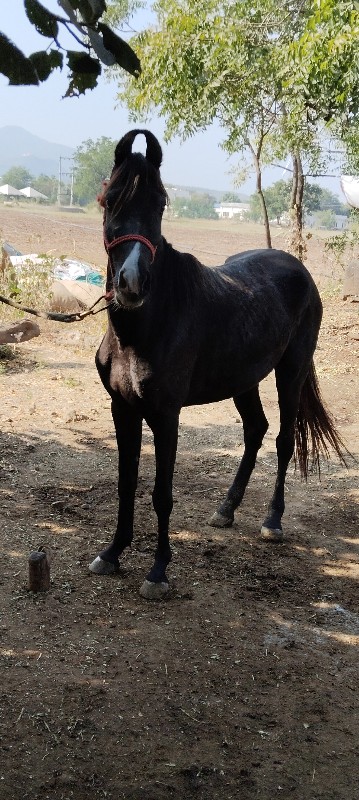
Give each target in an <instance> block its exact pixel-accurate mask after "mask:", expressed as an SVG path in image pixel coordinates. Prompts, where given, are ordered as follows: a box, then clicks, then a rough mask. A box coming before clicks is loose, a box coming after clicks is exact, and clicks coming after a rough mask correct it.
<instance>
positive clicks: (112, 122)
mask: <svg viewBox="0 0 359 800" xmlns="http://www.w3.org/2000/svg"><path fill="white" fill-rule="evenodd" d="M44 5H45V6H46V7H47V8H48V9H49V10H53V11H58V10H59V9H58V6H57V3H56V0H45V1H44ZM149 5H150V4H148V6H149ZM148 19H149V12H148V11H146V9H144V10H143V11H141V12H139V13H138V15H137V17H136V22H135V25H136V29H138V30H141V29H143V27H144V26H145V25H146V22H147V21H148ZM0 30H1V31H3V33H5V34H6V35H7V36H8V37H9V38H10V39H11V40H12V41H13V42H14V43H15V44H16V45H17V46H18V47H20V49H21V50H22V51H23V52H24V53H25V55H29V54H30V53H31V52H34V51H36V50H40V49H44V48H45V47H46V46H47V44H48V42H49V40H48V39H46V38H44V37H43V36H40V35H39V34H38V33H37V32H36V30H35V28H34V27H33V26H32V25H31V24H30V23H29V21H28V20H27V18H26V14H25V11H24V6H23V0H11V2H10V3H8V2H5V0H0ZM60 40H62V41H64V38H63V36H60ZM67 85H68V81H67V72H66V67H65V68H64V69H63V70H62V71H61V72H60V71H59V70H55V72H54V73H53V74H52V75H51V76H50V77H49V78H48V80H47V81H45V82H44V83H42V84H40V85H39V86H26V87H21V86H9V85H8V79H7V78H6V77H5V76H4V75H1V74H0V109H1V111H0V127H3V126H5V125H18V126H20V127H22V128H25V129H26V130H28V131H29V132H30V133H33V134H35V135H37V136H40V137H42V138H43V139H46V140H48V141H50V142H55V143H59V144H64V145H69V146H70V147H76V146H78V145H79V144H81V142H83V141H85V140H86V139H94V140H96V139H99V138H100V137H101V136H108V137H110V138H111V139H114V140H118V139H120V138H121V136H122V135H123V134H124V133H126V131H127V130H129V129H130V128H133V127H135V126H134V124H133V123H132V122H130V121H129V119H128V115H127V111H126V108H125V107H123V106H122V107H120V106H118V104H117V101H116V90H117V87H116V82H114V81H112V82H107V80H106V79H105V78H100V79H99V83H98V86H97V87H96V88H95V89H94V90H93V91H88V92H86V94H85V95H84V96H81V97H80V98H77V97H70V98H64V99H62V97H63V95H64V94H65V92H66V89H67ZM145 127H148V128H149V129H150V130H151V131H152V132H153V133H154V134H155V135H156V136H157V137H158V138H159V140H160V142H161V144H162V147H163V153H164V158H163V166H162V169H161V173H162V178H163V180H164V181H165V183H166V184H167V185H168V184H175V185H182V186H198V187H204V188H208V189H217V190H223V191H228V190H229V191H231V190H232V191H233V188H234V187H233V176H232V175H231V169H233V167H235V166H236V164H238V163H239V162H238V159H237V158H234V157H232V158H229V157H228V156H227V154H226V153H225V152H224V151H223V150H222V149H221V146H220V144H221V141H222V138H223V134H222V132H221V130H220V127H219V125H218V124H214V125H212V126H211V127H210V128H208V129H207V130H206V131H200V132H198V133H197V134H196V135H194V136H193V137H192V138H191V139H189V140H187V141H186V142H181V141H180V140H179V139H174V140H172V141H171V142H170V143H168V144H165V143H164V140H163V131H164V123H163V120H161V119H159V118H156V117H154V118H153V119H152V120H151V121H150V122H147V123H146V126H145ZM242 166H243V163H242ZM288 176H289V173H288V172H283V171H282V170H280V169H274V168H269V169H267V170H266V171H265V172H264V181H263V183H264V186H265V185H268V184H270V183H273V182H274V181H276V180H279V179H280V178H283V177H285V178H288ZM322 183H323V185H326V186H327V188H329V189H330V190H331V191H334V192H336V193H337V194H340V193H341V192H340V184H339V178H338V179H337V180H335V181H333V180H332V181H324V182H322ZM240 191H242V192H244V193H246V194H252V193H253V192H254V191H255V178H254V175H252V176H250V177H249V179H247V181H246V182H245V183H244V184H243V185H242V186H241V188H240Z"/></svg>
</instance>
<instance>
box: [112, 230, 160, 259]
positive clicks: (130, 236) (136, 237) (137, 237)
mask: <svg viewBox="0 0 359 800" xmlns="http://www.w3.org/2000/svg"><path fill="white" fill-rule="evenodd" d="M131 241H134V242H141V243H142V244H145V245H146V247H148V249H149V251H150V253H151V256H152V259H151V264H152V263H153V262H154V260H155V255H156V250H157V245H156V246H155V245H154V244H152V242H150V240H149V239H146V237H145V236H141V234H140V233H127V234H125V235H124V236H117V238H116V239H113V240H112V242H108V241H107V239H106V237H104V244H105V249H106V252H107V253H108V255H110V250H112V248H113V247H116V245H117V244H121V243H122V242H131Z"/></svg>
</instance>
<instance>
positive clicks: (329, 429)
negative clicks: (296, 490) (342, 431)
mask: <svg viewBox="0 0 359 800" xmlns="http://www.w3.org/2000/svg"><path fill="white" fill-rule="evenodd" d="M328 445H330V446H331V447H332V448H333V450H334V451H335V452H336V454H337V456H339V460H340V461H341V463H342V464H344V465H345V466H347V461H346V456H348V455H349V456H351V453H350V452H349V450H348V449H347V447H346V446H345V444H344V442H343V440H342V438H341V436H340V435H339V433H338V431H337V430H336V429H335V425H334V421H333V418H332V416H331V414H330V412H329V411H328V410H327V409H326V408H325V406H324V403H323V401H322V398H321V394H320V389H319V384H318V378H317V375H316V371H315V367H314V363H313V361H312V362H311V365H310V367H309V372H308V375H307V377H306V379H305V381H304V384H303V386H302V391H301V395H300V400H299V408H298V414H297V419H296V422H295V460H296V462H297V463H298V464H299V469H300V472H301V475H302V477H303V478H305V480H307V477H308V472H309V469H311V470H313V469H314V470H315V469H317V471H318V473H319V474H320V455H323V456H324V458H326V459H329V448H328Z"/></svg>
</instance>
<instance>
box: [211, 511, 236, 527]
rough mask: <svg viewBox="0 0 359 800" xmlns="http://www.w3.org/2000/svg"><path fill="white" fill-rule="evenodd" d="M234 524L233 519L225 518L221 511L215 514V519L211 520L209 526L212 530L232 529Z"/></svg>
mask: <svg viewBox="0 0 359 800" xmlns="http://www.w3.org/2000/svg"><path fill="white" fill-rule="evenodd" d="M232 522H233V517H225V516H224V515H223V514H221V513H220V512H219V511H216V512H215V513H214V514H213V517H211V519H210V520H209V524H210V525H211V526H212V528H230V527H231V525H232Z"/></svg>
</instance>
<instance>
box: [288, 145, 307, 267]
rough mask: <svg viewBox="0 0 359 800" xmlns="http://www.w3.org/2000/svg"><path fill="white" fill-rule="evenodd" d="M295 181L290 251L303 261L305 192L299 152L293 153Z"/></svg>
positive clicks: (291, 213)
mask: <svg viewBox="0 0 359 800" xmlns="http://www.w3.org/2000/svg"><path fill="white" fill-rule="evenodd" d="M292 160H293V183H292V192H291V200H290V216H291V226H292V230H291V240H290V251H291V253H293V255H295V256H297V258H299V259H300V261H303V259H304V258H305V255H306V249H307V248H306V245H305V241H304V237H303V193H304V175H303V165H302V160H301V157H300V154H299V153H292Z"/></svg>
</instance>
